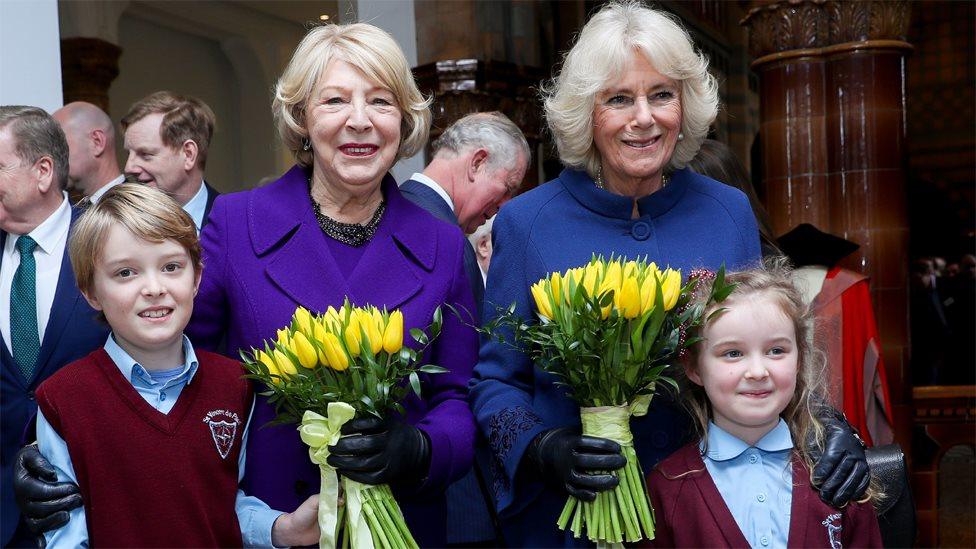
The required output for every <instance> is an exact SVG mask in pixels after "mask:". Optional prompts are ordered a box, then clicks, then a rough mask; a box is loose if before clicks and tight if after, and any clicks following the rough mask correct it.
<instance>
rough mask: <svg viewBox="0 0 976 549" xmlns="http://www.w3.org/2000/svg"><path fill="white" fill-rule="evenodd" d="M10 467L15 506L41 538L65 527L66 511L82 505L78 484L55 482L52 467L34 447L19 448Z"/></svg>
mask: <svg viewBox="0 0 976 549" xmlns="http://www.w3.org/2000/svg"><path fill="white" fill-rule="evenodd" d="M13 465H14V467H13V484H14V494H15V495H16V497H17V507H19V508H20V512H21V514H22V515H23V517H24V522H25V523H27V526H28V527H29V528H30V529H31V531H32V532H34V533H35V534H38V535H40V534H43V533H44V532H47V531H48V530H55V529H57V528H60V527H62V526H64V525H65V524H67V523H68V512H69V511H71V510H72V509H74V508H75V507H78V506H79V505H81V504H82V500H81V493H80V492H79V491H78V485H77V484H74V483H73V482H57V480H58V475H57V472H55V470H54V467H52V466H51V464H50V463H49V462H48V460H46V459H44V456H42V455H41V453H40V452H38V451H37V448H36V447H34V446H25V447H23V448H21V449H20V451H18V452H17V455H15V456H14V464H13Z"/></svg>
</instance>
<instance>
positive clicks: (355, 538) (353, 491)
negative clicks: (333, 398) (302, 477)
mask: <svg viewBox="0 0 976 549" xmlns="http://www.w3.org/2000/svg"><path fill="white" fill-rule="evenodd" d="M327 413H328V417H326V416H322V415H321V414H317V413H315V412H313V411H311V410H307V411H306V412H305V415H304V416H302V424H301V425H300V426H299V427H298V431H299V433H300V434H301V437H302V442H304V443H305V444H307V445H308V455H309V457H310V458H311V460H312V462H313V463H316V464H318V466H319V472H320V474H321V479H322V487H321V491H320V494H319V530H320V534H319V547H336V525H337V524H338V521H339V475H338V473H336V470H335V467H332V466H331V465H329V463H328V462H327V461H326V459H327V458H328V457H329V454H330V453H331V452H330V451H329V446H332V445H334V444H335V443H336V442H338V441H339V439H340V438H342V426H343V425H345V424H346V422H347V421H349V420H351V419H352V418H354V417H355V416H356V410H355V409H354V408H353V407H352V406H350V405H349V404H347V403H345V402H332V403H330V404H329V407H328V412H327ZM342 486H343V488H344V489H345V499H346V501H345V504H346V511H347V512H348V513H349V517H348V521H347V524H348V529H347V532H346V533H347V535H348V536H349V539H350V542H351V545H352V547H356V548H357V549H373V537H372V535H371V534H370V531H369V526H368V525H367V524H366V517H365V516H364V515H363V510H362V509H363V500H362V494H361V492H362V489H363V486H362V485H361V484H360V483H359V482H356V481H354V480H349V479H347V478H343V479H342Z"/></svg>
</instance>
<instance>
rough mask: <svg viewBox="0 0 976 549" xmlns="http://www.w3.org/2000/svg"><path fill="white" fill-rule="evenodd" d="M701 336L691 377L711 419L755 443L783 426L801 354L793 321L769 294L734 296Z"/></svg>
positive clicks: (743, 438) (748, 441)
mask: <svg viewBox="0 0 976 549" xmlns="http://www.w3.org/2000/svg"><path fill="white" fill-rule="evenodd" d="M723 306H724V307H725V308H726V310H725V311H724V312H722V313H721V314H719V315H718V316H717V317H715V318H714V319H713V320H712V321H710V322H709V323H708V324H707V325H706V326H705V329H704V330H703V331H702V335H703V337H704V338H705V341H703V342H702V343H701V351H700V354H699V356H698V363H697V368H695V369H689V370H688V372H687V373H688V377H689V379H691V380H692V381H693V382H694V383H696V384H698V385H701V386H702V387H703V388H704V389H705V393H706V394H707V395H708V400H709V401H710V402H711V405H712V421H714V422H715V424H716V425H718V426H719V427H721V428H722V429H724V430H725V431H727V432H728V433H730V434H732V435H734V436H735V437H737V438H739V439H741V440H743V441H745V442H747V443H749V444H754V443H755V442H756V441H758V440H759V439H760V438H762V437H763V435H765V434H766V433H768V432H769V431H770V430H772V429H773V427H775V426H776V424H777V423H778V422H779V416H780V414H781V413H782V412H783V410H785V409H786V407H787V406H788V405H789V403H790V401H791V400H792V399H793V393H794V391H795V389H796V376H797V364H798V358H797V357H798V356H799V351H798V349H797V344H796V332H795V328H794V325H793V322H792V321H791V320H790V319H789V318H788V317H787V316H786V315H785V314H784V313H783V310H782V308H781V307H780V306H779V304H778V303H777V302H776V300H775V299H774V298H773V297H772V296H770V295H769V294H750V295H746V296H744V297H743V296H738V297H735V298H733V299H731V300H729V301H727V302H726V303H723Z"/></svg>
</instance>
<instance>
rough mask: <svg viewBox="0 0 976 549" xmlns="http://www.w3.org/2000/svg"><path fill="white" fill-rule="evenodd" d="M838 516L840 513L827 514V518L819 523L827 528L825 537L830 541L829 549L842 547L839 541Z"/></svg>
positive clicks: (840, 548)
mask: <svg viewBox="0 0 976 549" xmlns="http://www.w3.org/2000/svg"><path fill="white" fill-rule="evenodd" d="M840 517H841V514H840V513H834V514H832V515H827V518H825V519H824V520H823V522H821V523H820V524H823V525H824V526H825V527H826V528H827V539H828V540H829V541H830V549H842V548H843V547H844V546H843V545H841V543H840V531H841V525H840Z"/></svg>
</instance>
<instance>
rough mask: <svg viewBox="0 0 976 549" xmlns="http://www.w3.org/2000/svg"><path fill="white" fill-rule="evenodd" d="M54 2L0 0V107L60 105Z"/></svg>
mask: <svg viewBox="0 0 976 549" xmlns="http://www.w3.org/2000/svg"><path fill="white" fill-rule="evenodd" d="M63 101H64V97H63V95H62V94H61V41H60V37H59V35H58V4H57V1H56V0H0V105H34V106H36V107H41V108H42V109H45V110H46V111H48V112H54V111H55V110H57V109H59V108H60V107H61V105H62V104H63Z"/></svg>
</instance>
